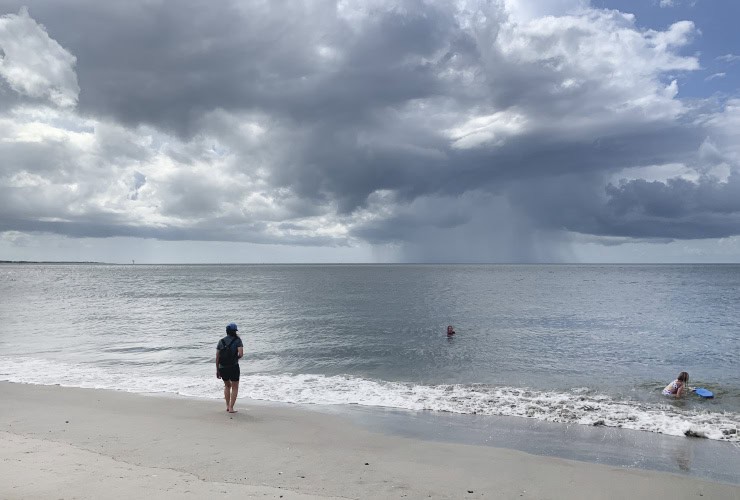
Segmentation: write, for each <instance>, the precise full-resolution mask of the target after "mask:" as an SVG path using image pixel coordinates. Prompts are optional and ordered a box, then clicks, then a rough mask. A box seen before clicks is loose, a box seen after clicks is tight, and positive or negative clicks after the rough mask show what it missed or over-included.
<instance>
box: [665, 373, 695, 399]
mask: <svg viewBox="0 0 740 500" xmlns="http://www.w3.org/2000/svg"><path fill="white" fill-rule="evenodd" d="M688 390H689V374H688V373H687V372H681V373H679V374H678V377H676V380H674V381H673V382H671V383H670V384H668V385H667V386H665V389H663V395H665V396H675V397H677V398H680V397H681V396H683V395H684V394H686V392H688Z"/></svg>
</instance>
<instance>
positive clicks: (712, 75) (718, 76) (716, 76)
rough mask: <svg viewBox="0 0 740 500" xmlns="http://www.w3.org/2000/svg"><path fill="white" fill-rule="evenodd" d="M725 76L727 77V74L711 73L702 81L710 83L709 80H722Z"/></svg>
mask: <svg viewBox="0 0 740 500" xmlns="http://www.w3.org/2000/svg"><path fill="white" fill-rule="evenodd" d="M725 76H727V73H713V74H711V75H709V76H708V77H706V78H705V79H704V81H705V82H708V81H711V80H714V79H717V78H724V77H725Z"/></svg>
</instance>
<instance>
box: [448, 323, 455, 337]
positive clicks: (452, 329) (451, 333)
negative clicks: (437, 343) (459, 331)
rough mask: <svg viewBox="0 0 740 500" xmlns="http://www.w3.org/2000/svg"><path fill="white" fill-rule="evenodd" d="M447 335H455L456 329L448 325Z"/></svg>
mask: <svg viewBox="0 0 740 500" xmlns="http://www.w3.org/2000/svg"><path fill="white" fill-rule="evenodd" d="M447 335H455V327H454V326H452V325H447Z"/></svg>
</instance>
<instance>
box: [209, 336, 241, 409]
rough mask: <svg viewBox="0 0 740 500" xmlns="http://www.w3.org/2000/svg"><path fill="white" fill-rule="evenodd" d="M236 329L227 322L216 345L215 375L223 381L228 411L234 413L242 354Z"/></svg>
mask: <svg viewBox="0 0 740 500" xmlns="http://www.w3.org/2000/svg"><path fill="white" fill-rule="evenodd" d="M237 331H238V329H237V327H236V323H229V324H228V325H227V326H226V336H225V337H224V338H222V339H221V340H219V341H218V345H217V346H216V377H217V378H220V379H221V380H223V381H224V399H225V400H226V411H228V412H229V413H236V410H235V409H234V403H236V396H237V394H238V393H239V359H241V357H242V356H244V344H243V343H242V339H241V338H239V335H237V334H236V332H237Z"/></svg>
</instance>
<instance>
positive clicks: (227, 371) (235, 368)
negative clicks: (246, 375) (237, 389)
mask: <svg viewBox="0 0 740 500" xmlns="http://www.w3.org/2000/svg"><path fill="white" fill-rule="evenodd" d="M219 371H220V372H221V380H225V381H232V382H239V363H237V364H235V365H231V366H222V367H221V368H219Z"/></svg>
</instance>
